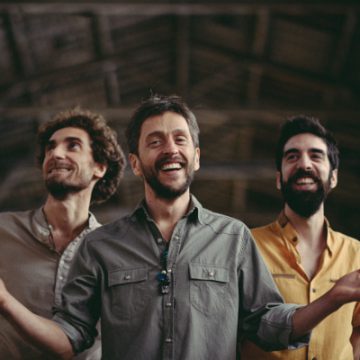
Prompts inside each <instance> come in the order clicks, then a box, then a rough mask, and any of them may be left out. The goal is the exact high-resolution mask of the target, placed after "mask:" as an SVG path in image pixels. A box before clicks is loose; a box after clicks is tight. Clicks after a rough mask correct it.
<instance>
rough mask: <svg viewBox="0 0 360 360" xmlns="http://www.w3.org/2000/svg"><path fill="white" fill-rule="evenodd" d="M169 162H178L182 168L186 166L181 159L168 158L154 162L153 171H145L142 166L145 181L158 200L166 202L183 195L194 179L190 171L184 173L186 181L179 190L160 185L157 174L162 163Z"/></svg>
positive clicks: (191, 170)
mask: <svg viewBox="0 0 360 360" xmlns="http://www.w3.org/2000/svg"><path fill="white" fill-rule="evenodd" d="M170 160H173V161H178V162H180V163H181V164H183V166H187V163H186V162H185V161H184V160H183V159H179V158H176V159H174V158H169V157H164V158H161V159H159V160H158V161H156V163H155V169H156V170H155V171H152V170H147V169H145V168H144V167H143V166H142V170H143V175H144V178H145V181H146V182H147V183H148V184H149V185H150V187H151V188H152V189H153V190H154V192H155V194H156V195H157V196H158V197H159V198H162V199H166V200H173V199H176V198H178V197H179V196H181V195H182V194H184V193H185V192H186V191H187V190H188V188H189V187H190V184H191V183H192V181H193V178H194V170H193V169H190V171H189V172H187V173H186V180H185V182H184V184H183V185H182V186H180V187H179V188H172V187H170V186H166V185H164V184H162V183H161V182H160V181H159V179H158V176H157V172H158V171H160V168H161V166H162V165H163V164H164V163H166V162H167V161H170Z"/></svg>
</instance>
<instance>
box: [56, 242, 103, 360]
mask: <svg viewBox="0 0 360 360" xmlns="http://www.w3.org/2000/svg"><path fill="white" fill-rule="evenodd" d="M89 251H91V247H90V248H89V247H88V246H81V247H80V249H79V252H78V254H77V256H76V258H75V261H74V262H73V264H72V267H71V269H70V273H69V278H68V282H67V284H66V285H65V286H64V289H63V294H62V298H61V305H60V306H55V307H54V309H53V314H54V316H53V320H54V321H55V322H56V323H57V324H58V325H59V326H60V327H61V328H62V329H63V331H64V332H65V334H66V335H67V336H68V338H69V340H70V342H71V344H72V346H73V350H74V352H75V353H76V354H77V353H79V352H82V351H83V350H85V349H87V348H89V347H90V346H91V345H92V344H93V343H94V339H95V337H96V336H97V330H96V323H97V321H98V319H99V316H100V306H101V304H100V295H99V289H98V287H97V283H98V276H99V269H98V268H97V266H96V262H94V261H92V259H93V257H92V256H91V254H89Z"/></svg>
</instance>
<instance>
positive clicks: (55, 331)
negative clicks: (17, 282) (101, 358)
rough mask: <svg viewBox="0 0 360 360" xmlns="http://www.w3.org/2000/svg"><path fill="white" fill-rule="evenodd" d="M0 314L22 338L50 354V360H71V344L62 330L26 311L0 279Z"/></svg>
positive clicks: (49, 321) (51, 322) (53, 323)
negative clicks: (53, 359) (55, 359)
mask: <svg viewBox="0 0 360 360" xmlns="http://www.w3.org/2000/svg"><path fill="white" fill-rule="evenodd" d="M0 314H1V315H2V316H4V317H5V318H6V319H7V320H8V321H9V322H10V323H11V324H12V325H13V326H15V327H16V328H17V330H18V331H19V333H20V334H21V335H22V336H23V337H24V338H26V339H27V340H29V341H31V343H32V344H34V345H35V346H37V347H38V348H39V349H41V350H42V351H44V352H45V353H46V354H51V356H52V358H54V357H56V358H59V359H71V358H72V357H73V356H74V354H73V350H72V346H71V343H70V341H69V339H68V337H67V336H66V335H65V333H64V332H63V330H62V329H61V328H60V327H59V326H58V325H57V324H56V323H55V322H53V321H51V320H49V319H46V318H43V317H40V316H38V315H36V314H34V313H32V312H31V311H30V310H28V309H27V308H26V307H25V306H24V305H22V304H21V303H20V302H19V301H18V300H17V299H15V298H14V297H13V296H12V295H11V294H10V293H9V292H8V291H7V289H6V287H5V285H4V282H3V281H2V280H1V279H0Z"/></svg>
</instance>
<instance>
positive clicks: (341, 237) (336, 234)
mask: <svg viewBox="0 0 360 360" xmlns="http://www.w3.org/2000/svg"><path fill="white" fill-rule="evenodd" d="M330 236H332V237H333V239H334V240H335V241H336V242H341V243H343V244H344V245H345V246H349V247H351V248H354V249H356V251H359V250H360V241H359V240H358V239H356V238H354V237H352V236H350V235H346V234H344V233H342V232H340V231H335V230H333V229H330Z"/></svg>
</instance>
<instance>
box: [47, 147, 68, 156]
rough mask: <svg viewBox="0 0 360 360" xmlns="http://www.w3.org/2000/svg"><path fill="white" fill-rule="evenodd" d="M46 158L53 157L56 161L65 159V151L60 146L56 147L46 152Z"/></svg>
mask: <svg viewBox="0 0 360 360" xmlns="http://www.w3.org/2000/svg"><path fill="white" fill-rule="evenodd" d="M47 156H48V157H54V158H56V159H63V158H65V149H64V147H63V146H61V145H56V146H54V147H53V148H52V149H51V150H49V151H48V152H47Z"/></svg>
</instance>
